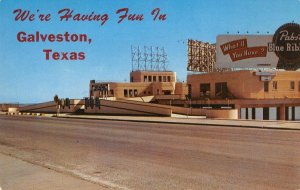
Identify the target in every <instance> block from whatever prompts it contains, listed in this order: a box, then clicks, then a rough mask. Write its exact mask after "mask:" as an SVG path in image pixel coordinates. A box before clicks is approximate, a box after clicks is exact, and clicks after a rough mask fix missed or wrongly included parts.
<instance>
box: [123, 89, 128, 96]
mask: <svg viewBox="0 0 300 190" xmlns="http://www.w3.org/2000/svg"><path fill="white" fill-rule="evenodd" d="M124 97H128V90H127V89H125V90H124Z"/></svg>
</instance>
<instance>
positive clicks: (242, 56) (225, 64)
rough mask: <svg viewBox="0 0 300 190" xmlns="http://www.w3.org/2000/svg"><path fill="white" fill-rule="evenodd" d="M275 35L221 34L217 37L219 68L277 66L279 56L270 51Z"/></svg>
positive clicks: (217, 62) (217, 64)
mask: <svg viewBox="0 0 300 190" xmlns="http://www.w3.org/2000/svg"><path fill="white" fill-rule="evenodd" d="M272 40H273V35H220V36H218V37H217V47H216V50H217V60H216V67H218V68H276V66H277V63H278V60H279V58H278V57H277V56H276V54H275V52H271V51H268V44H270V43H272Z"/></svg>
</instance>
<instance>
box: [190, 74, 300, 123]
mask: <svg viewBox="0 0 300 190" xmlns="http://www.w3.org/2000/svg"><path fill="white" fill-rule="evenodd" d="M187 83H188V89H189V90H188V91H189V96H190V98H191V101H192V105H193V106H194V107H217V108H220V107H233V108H238V109H239V111H240V112H239V116H240V118H242V119H257V118H259V119H289V120H298V119H300V107H299V106H300V72H298V71H249V70H241V71H230V72H220V73H216V72H215V73H206V74H193V75H189V76H188V78H187Z"/></svg>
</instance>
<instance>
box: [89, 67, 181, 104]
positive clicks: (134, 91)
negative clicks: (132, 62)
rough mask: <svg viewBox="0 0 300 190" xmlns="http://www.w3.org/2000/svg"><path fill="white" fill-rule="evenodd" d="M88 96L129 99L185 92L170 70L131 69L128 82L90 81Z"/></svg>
mask: <svg viewBox="0 0 300 190" xmlns="http://www.w3.org/2000/svg"><path fill="white" fill-rule="evenodd" d="M89 88H90V97H100V98H103V97H115V98H116V99H129V98H134V97H144V96H159V95H179V96H178V97H179V99H181V98H184V97H185V95H186V94H187V86H186V84H185V83H181V82H176V73H175V72H170V71H133V72H131V73H130V82H125V83H120V82H96V81H95V80H91V81H90V87H89Z"/></svg>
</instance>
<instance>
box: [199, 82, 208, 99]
mask: <svg viewBox="0 0 300 190" xmlns="http://www.w3.org/2000/svg"><path fill="white" fill-rule="evenodd" d="M200 96H201V97H209V96H210V83H204V84H200Z"/></svg>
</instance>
